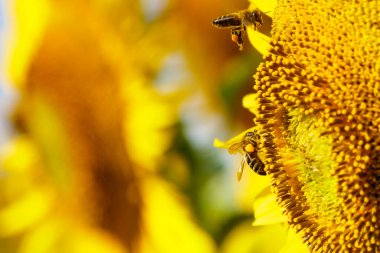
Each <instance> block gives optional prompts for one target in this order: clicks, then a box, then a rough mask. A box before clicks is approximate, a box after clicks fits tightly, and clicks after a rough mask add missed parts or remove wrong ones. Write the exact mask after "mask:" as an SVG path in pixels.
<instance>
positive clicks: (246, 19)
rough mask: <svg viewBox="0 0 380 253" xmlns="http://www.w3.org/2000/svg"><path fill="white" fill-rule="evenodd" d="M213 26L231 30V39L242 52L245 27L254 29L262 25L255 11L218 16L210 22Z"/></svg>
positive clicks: (258, 13)
mask: <svg viewBox="0 0 380 253" xmlns="http://www.w3.org/2000/svg"><path fill="white" fill-rule="evenodd" d="M212 24H213V26H215V27H217V28H220V29H231V39H232V41H233V42H235V43H236V44H237V45H238V46H239V50H240V51H241V50H243V44H244V41H243V35H244V34H245V31H246V27H247V26H253V27H254V28H255V29H257V28H258V26H259V25H263V18H262V16H261V12H260V11H259V10H257V9H255V10H242V11H238V12H234V13H231V14H227V15H224V16H220V17H218V18H216V19H214V20H213V21H212Z"/></svg>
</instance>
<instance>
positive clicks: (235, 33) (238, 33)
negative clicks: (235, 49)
mask: <svg viewBox="0 0 380 253" xmlns="http://www.w3.org/2000/svg"><path fill="white" fill-rule="evenodd" d="M231 39H232V41H233V42H235V43H236V44H237V45H238V46H239V50H240V51H241V50H243V34H242V29H241V28H238V29H232V30H231Z"/></svg>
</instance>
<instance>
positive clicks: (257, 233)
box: [220, 221, 288, 253]
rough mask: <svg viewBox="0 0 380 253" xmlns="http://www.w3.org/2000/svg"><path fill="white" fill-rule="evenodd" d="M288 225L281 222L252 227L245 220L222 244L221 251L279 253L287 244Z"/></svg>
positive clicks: (225, 252) (229, 252)
mask: <svg viewBox="0 0 380 253" xmlns="http://www.w3.org/2000/svg"><path fill="white" fill-rule="evenodd" d="M287 229H288V228H287V227H286V226H283V225H281V224H275V225H269V226H259V227H252V226H251V224H250V222H249V221H248V222H244V223H242V224H239V225H238V226H237V227H236V228H234V229H233V230H232V231H231V232H230V233H229V234H228V235H227V237H226V239H225V240H224V241H223V243H222V245H221V250H220V252H221V253H237V252H238V253H252V252H265V253H277V252H278V251H279V250H280V249H281V247H282V246H283V245H284V244H285V241H286V235H287Z"/></svg>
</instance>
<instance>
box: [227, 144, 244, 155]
mask: <svg viewBox="0 0 380 253" xmlns="http://www.w3.org/2000/svg"><path fill="white" fill-rule="evenodd" d="M242 146H243V143H242V142H237V143H234V144H232V145H231V146H230V147H229V148H228V152H229V153H230V154H236V153H238V152H240V151H241V148H242Z"/></svg>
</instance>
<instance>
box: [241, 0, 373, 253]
mask: <svg viewBox="0 0 380 253" xmlns="http://www.w3.org/2000/svg"><path fill="white" fill-rule="evenodd" d="M379 15H380V9H379V6H378V4H377V2H376V1H365V0H363V1H355V2H348V1H334V2H332V1H322V0H321V1H279V3H278V7H277V8H276V10H275V12H274V19H273V31H272V32H273V38H272V41H271V47H270V49H269V54H267V55H266V56H265V57H264V60H265V61H264V62H263V63H262V64H261V65H260V66H259V68H258V71H257V74H256V75H255V85H254V91H255V92H254V95H250V96H248V97H247V98H246V99H245V100H246V101H245V102H244V104H245V105H246V106H247V107H248V108H249V109H250V110H251V111H252V112H253V113H254V114H255V119H254V121H255V125H257V129H258V131H259V133H260V135H261V136H262V141H263V145H264V146H265V148H264V149H265V151H264V154H265V160H266V162H267V164H266V170H267V172H268V174H269V175H270V177H271V178H272V185H273V189H274V191H275V193H276V194H277V200H278V202H279V203H280V205H281V206H282V207H283V209H284V212H285V213H286V214H287V216H288V223H289V224H290V225H291V226H292V227H293V228H294V229H295V230H296V231H297V232H299V233H300V234H301V235H302V236H303V240H304V241H305V243H307V244H308V246H309V248H310V249H311V250H312V251H316V252H320V251H322V252H342V251H350V252H358V251H360V252H377V251H378V250H379V249H380V219H379V217H380V216H379V215H380V212H379V209H380V153H379V151H380V145H379V144H380V136H379V131H380V124H379V123H380V120H379V119H380V117H379V116H380V104H379V99H380V97H379V94H380V93H379V91H380V90H379V83H380V75H379V70H380V61H379V56H380V41H379V39H378V38H379V35H380V22H379Z"/></svg>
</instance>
